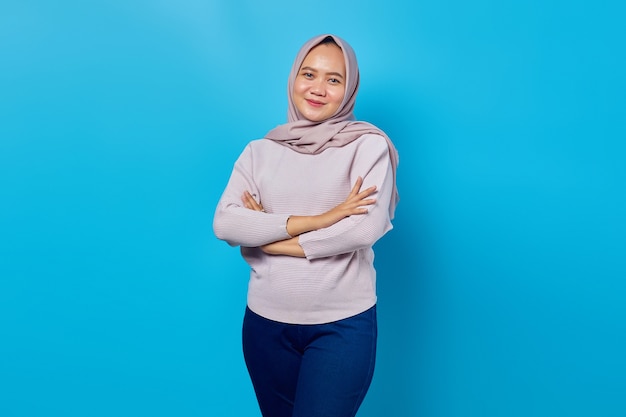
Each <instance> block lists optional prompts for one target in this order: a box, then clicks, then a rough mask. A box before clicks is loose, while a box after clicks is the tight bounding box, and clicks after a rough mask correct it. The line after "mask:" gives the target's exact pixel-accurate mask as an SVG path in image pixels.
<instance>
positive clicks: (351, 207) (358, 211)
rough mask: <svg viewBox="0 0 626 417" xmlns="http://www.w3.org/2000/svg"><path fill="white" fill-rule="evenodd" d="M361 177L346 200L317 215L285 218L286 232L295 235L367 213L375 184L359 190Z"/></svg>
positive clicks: (372, 202) (361, 181)
mask: <svg viewBox="0 0 626 417" xmlns="http://www.w3.org/2000/svg"><path fill="white" fill-rule="evenodd" d="M362 185H363V178H361V177H358V178H357V180H356V183H355V184H354V187H352V190H351V191H350V194H348V197H347V198H346V200H345V201H344V202H343V203H341V204H339V205H337V206H335V207H333V208H332V209H330V210H328V211H327V212H325V213H322V214H318V215H317V216H291V217H289V219H288V220H287V233H289V235H291V236H297V235H300V234H302V233H305V232H310V231H313V230H318V229H323V228H325V227H330V226H332V225H333V224H335V223H337V222H338V221H340V220H342V219H344V218H346V217H349V216H352V215H363V214H367V211H368V210H367V207H364V206H370V205H372V204H374V203H376V199H374V198H369V197H370V196H371V195H372V194H374V193H375V192H376V186H375V185H374V186H371V187H369V188H366V189H365V190H363V191H361V186H362Z"/></svg>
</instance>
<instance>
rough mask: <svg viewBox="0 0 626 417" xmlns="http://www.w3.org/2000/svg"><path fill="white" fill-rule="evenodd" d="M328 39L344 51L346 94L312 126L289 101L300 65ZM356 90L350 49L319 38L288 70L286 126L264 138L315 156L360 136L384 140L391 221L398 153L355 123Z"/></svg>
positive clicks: (354, 62)
mask: <svg viewBox="0 0 626 417" xmlns="http://www.w3.org/2000/svg"><path fill="white" fill-rule="evenodd" d="M327 37H331V38H332V39H333V40H334V41H335V42H336V43H337V45H339V47H340V48H341V50H342V51H343V56H344V60H345V64H346V93H345V96H344V98H343V102H342V103H341V105H340V106H339V108H338V109H337V112H336V113H335V114H334V115H333V116H331V117H330V118H329V119H326V120H324V121H322V122H312V121H310V120H308V119H306V118H305V117H304V116H302V115H301V114H300V112H299V111H298V109H297V108H296V106H295V105H294V103H293V100H292V98H291V95H292V91H293V84H294V81H295V79H296V76H297V75H298V72H299V71H300V66H301V65H302V62H303V61H304V59H305V58H306V56H307V55H308V53H309V52H310V51H311V49H313V48H314V47H316V46H317V45H319V44H320V43H321V42H322V41H323V40H324V39H326V38H327ZM358 90H359V67H358V65H357V60H356V55H355V53H354V50H353V49H352V47H351V46H350V45H349V44H348V43H347V42H346V41H344V40H343V39H341V38H339V37H337V36H335V35H319V36H316V37H314V38H312V39H310V40H309V41H307V42H306V43H305V44H304V45H303V46H302V48H301V49H300V51H299V52H298V55H297V56H296V60H295V61H294V63H293V67H291V73H290V74H289V83H288V90H287V96H288V100H289V109H288V114H287V116H288V122H287V123H286V124H283V125H280V126H278V127H276V128H274V129H272V130H270V131H269V132H268V133H267V135H265V137H266V138H267V139H270V140H273V141H275V142H277V143H279V144H281V145H283V146H287V147H289V148H291V149H292V150H294V151H296V152H300V153H308V154H318V153H321V152H323V151H324V150H325V149H327V148H330V147H341V146H344V145H346V144H348V143H350V142H352V141H354V140H356V139H358V138H359V137H361V136H362V135H365V134H368V133H373V134H377V135H380V136H382V137H384V138H385V139H386V140H387V144H388V146H389V155H390V158H391V166H392V169H393V177H394V186H393V187H394V189H393V196H392V198H391V204H390V206H389V215H390V217H391V218H392V219H393V216H394V212H395V209H396V205H397V204H398V200H399V196H398V189H397V187H396V181H395V180H396V168H397V166H398V152H397V151H396V148H395V147H394V145H393V143H392V142H391V140H390V139H389V137H388V136H387V134H385V132H383V131H382V130H380V129H379V128H377V127H376V126H374V125H373V124H370V123H367V122H361V121H356V120H355V117H354V114H353V111H354V105H355V102H356V94H357V91H358Z"/></svg>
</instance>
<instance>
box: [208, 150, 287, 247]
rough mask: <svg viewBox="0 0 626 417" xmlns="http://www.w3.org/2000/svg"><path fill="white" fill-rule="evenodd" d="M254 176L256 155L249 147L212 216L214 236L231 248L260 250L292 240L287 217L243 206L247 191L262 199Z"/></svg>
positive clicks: (237, 165)
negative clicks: (281, 241)
mask: <svg viewBox="0 0 626 417" xmlns="http://www.w3.org/2000/svg"><path fill="white" fill-rule="evenodd" d="M252 173H253V153H252V148H251V146H250V145H248V146H246V148H245V149H244V151H243V152H242V153H241V155H240V156H239V158H238V159H237V161H236V162H235V166H234V168H233V171H232V173H231V176H230V179H229V180H228V184H227V185H226V189H225V190H224V193H223V194H222V197H221V198H220V200H219V203H218V204H217V209H216V210H215V215H214V217H213V231H214V233H215V236H217V238H218V239H221V240H224V241H226V242H227V243H228V244H229V245H231V246H244V247H257V246H262V245H265V244H268V243H272V242H276V241H279V240H284V239H289V238H290V237H291V236H289V234H288V233H287V218H288V217H289V216H288V215H283V214H272V213H265V212H260V211H255V210H250V209H247V208H246V207H245V206H244V205H243V203H242V201H241V196H242V195H243V193H244V191H249V192H250V194H252V195H253V196H256V198H257V201H258V200H259V199H260V194H259V188H258V186H257V184H256V183H255V181H254V178H253V174H252Z"/></svg>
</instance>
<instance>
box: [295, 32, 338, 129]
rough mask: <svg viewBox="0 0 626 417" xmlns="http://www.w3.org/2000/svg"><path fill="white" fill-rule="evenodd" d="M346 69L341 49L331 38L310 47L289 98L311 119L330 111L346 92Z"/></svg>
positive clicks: (324, 117) (325, 115) (333, 109)
mask: <svg viewBox="0 0 626 417" xmlns="http://www.w3.org/2000/svg"><path fill="white" fill-rule="evenodd" d="M328 39H330V40H331V41H332V38H328ZM345 73H346V65H345V63H344V60H343V52H341V49H340V48H339V46H337V44H336V43H335V42H334V41H332V42H329V41H326V42H322V43H321V44H320V45H318V46H316V47H315V48H313V49H312V50H311V52H309V54H308V55H307V56H306V58H305V59H304V62H302V67H301V68H300V72H299V73H298V76H297V77H296V80H295V83H294V86H293V93H292V100H293V103H294V104H295V106H296V108H297V109H298V111H299V112H300V114H302V116H304V117H305V118H306V119H309V120H311V121H322V120H325V119H328V118H329V117H330V116H331V115H333V114H334V113H335V112H336V111H337V109H338V108H339V105H340V104H341V103H342V102H343V99H344V96H345V91H346V87H345V83H344V80H345V78H346V77H345Z"/></svg>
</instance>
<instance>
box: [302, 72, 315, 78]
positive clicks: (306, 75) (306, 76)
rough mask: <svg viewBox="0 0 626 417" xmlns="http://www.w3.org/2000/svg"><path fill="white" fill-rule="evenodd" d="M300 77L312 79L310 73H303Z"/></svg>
mask: <svg viewBox="0 0 626 417" xmlns="http://www.w3.org/2000/svg"><path fill="white" fill-rule="evenodd" d="M302 75H303V76H304V78H313V74H311V73H310V72H305V73H304V74H302Z"/></svg>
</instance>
